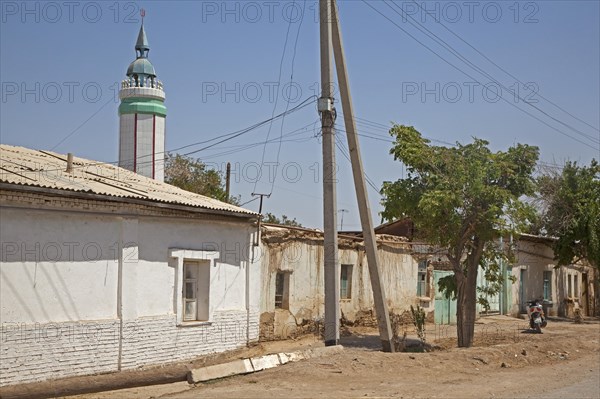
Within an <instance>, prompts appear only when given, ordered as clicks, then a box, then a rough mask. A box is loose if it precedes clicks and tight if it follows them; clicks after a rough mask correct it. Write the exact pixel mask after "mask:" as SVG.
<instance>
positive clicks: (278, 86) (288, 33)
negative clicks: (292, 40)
mask: <svg viewBox="0 0 600 399" xmlns="http://www.w3.org/2000/svg"><path fill="white" fill-rule="evenodd" d="M294 4H295V1H294ZM292 20H293V18H290V20H289V22H288V26H287V31H286V33H285V41H284V43H283V51H282V53H281V61H280V62H279V76H278V77H277V91H276V93H275V104H273V111H272V113H271V116H272V115H275V110H277V103H278V102H279V88H280V87H281V75H282V73H283V61H284V59H285V53H286V49H287V45H288V40H289V37H290V30H291V28H292ZM272 128H273V121H271V123H270V124H269V130H268V131H267V138H266V141H268V140H269V137H270V136H271V129H272ZM266 152H267V145H266V144H265V146H264V147H263V151H262V156H261V160H260V165H261V169H262V165H263V164H264V162H265V154H266ZM257 183H258V182H254V188H253V189H252V192H256V185H257Z"/></svg>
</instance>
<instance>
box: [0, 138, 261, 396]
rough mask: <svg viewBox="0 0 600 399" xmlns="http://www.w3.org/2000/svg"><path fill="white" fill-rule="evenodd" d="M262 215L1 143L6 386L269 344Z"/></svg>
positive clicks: (1, 363) (0, 296) (0, 294)
mask: <svg viewBox="0 0 600 399" xmlns="http://www.w3.org/2000/svg"><path fill="white" fill-rule="evenodd" d="M67 170H70V171H67ZM256 217H257V215H256V214H255V213H253V212H251V211H248V210H246V209H242V208H239V207H236V206H233V205H230V204H226V203H223V202H220V201H217V200H213V199H210V198H207V197H204V196H201V195H197V194H192V193H189V192H186V191H183V190H180V189H178V188H175V187H173V186H170V185H168V184H165V183H162V182H159V181H156V180H152V179H149V178H146V177H143V176H140V175H138V174H135V173H131V172H129V171H127V170H125V169H122V168H118V167H115V166H112V165H107V164H103V163H97V162H92V161H88V160H85V159H81V158H74V160H73V163H72V165H71V167H69V166H68V157H67V156H64V155H60V154H55V153H51V152H45V151H34V150H30V149H26V148H22V147H13V146H8V145H1V146H0V218H1V221H2V222H1V225H0V226H1V227H0V244H1V253H0V258H1V259H0V260H1V263H0V323H1V325H2V330H1V337H0V342H2V344H1V348H0V385H12V384H18V383H28V382H34V381H41V380H45V379H54V378H61V377H67V376H74V375H86V374H95V373H101V372H111V371H119V370H126V369H134V368H138V367H140V366H145V365H155V364H163V363H167V362H174V361H179V360H182V359H189V358H193V357H196V356H199V355H204V354H208V353H213V352H220V351H225V350H230V349H234V348H238V347H241V346H245V345H246V344H247V343H248V342H251V341H255V340H257V339H258V334H259V332H258V330H259V328H258V324H259V323H258V322H259V307H260V305H259V303H260V265H258V264H256V260H253V250H254V247H253V245H252V243H253V239H254V234H255V232H256V227H255V221H256Z"/></svg>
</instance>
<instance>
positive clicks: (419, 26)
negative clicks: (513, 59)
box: [384, 0, 600, 144]
mask: <svg viewBox="0 0 600 399" xmlns="http://www.w3.org/2000/svg"><path fill="white" fill-rule="evenodd" d="M391 2H392V4H394V5H395V6H396V8H398V9H399V10H400V11H401V12H402V15H401V14H400V13H399V12H398V11H396V10H395V9H394V8H393V7H392V6H390V5H389V4H388V3H387V2H385V0H384V3H385V4H386V5H387V6H388V7H389V8H391V9H392V11H394V12H395V13H396V14H398V15H399V16H401V17H402V16H403V15H406V16H408V17H409V18H410V19H411V20H412V21H414V23H413V22H411V21H408V22H409V23H410V24H411V25H412V26H414V27H415V28H417V29H419V30H420V31H421V32H422V33H424V34H425V35H427V36H428V37H429V38H431V39H433V40H434V41H436V42H437V43H438V44H439V45H440V46H442V47H443V48H445V49H446V50H448V51H449V52H451V53H452V54H453V55H454V56H455V57H457V58H458V59H460V60H461V61H462V62H464V63H465V64H467V66H469V67H471V68H472V69H474V70H475V71H477V72H479V73H480V74H482V75H483V76H485V77H487V78H488V79H490V80H492V81H493V82H494V83H496V84H498V85H499V86H501V87H502V88H503V89H504V90H507V91H509V92H510V89H509V88H508V87H506V86H505V85H504V84H502V83H500V82H499V81H498V80H496V79H495V78H494V77H493V76H492V75H490V74H489V73H487V72H486V71H485V70H483V69H482V68H480V67H479V66H477V65H475V64H474V63H473V62H471V61H470V60H468V59H467V58H466V57H464V56H463V55H462V54H461V53H460V52H459V51H457V50H456V49H455V48H454V47H452V46H451V45H450V44H448V43H447V42H446V41H445V40H444V39H442V38H440V37H439V36H438V35H436V34H435V33H433V32H432V31H431V30H429V29H427V27H425V26H424V25H422V24H420V23H419V22H418V21H417V20H415V19H414V18H413V17H412V16H411V15H408V14H407V13H406V12H405V11H404V10H402V8H400V7H399V6H398V5H397V4H396V3H395V2H394V1H393V0H391ZM415 23H416V25H415ZM517 80H518V79H517ZM519 82H520V81H519ZM520 83H522V82H520ZM522 84H524V83H522ZM513 94H515V96H516V97H517V98H518V99H519V100H521V101H523V102H524V103H525V104H527V105H529V106H530V107H533V108H534V109H536V110H537V111H539V112H541V113H542V114H544V115H546V116H547V117H549V118H550V119H552V120H554V121H555V122H557V123H560V124H561V125H563V126H565V127H566V128H568V129H571V130H572V131H573V132H575V133H577V134H579V135H581V136H583V137H585V138H587V139H588V140H590V141H592V142H593V143H594V144H600V142H598V141H597V140H596V138H595V137H593V136H590V135H588V134H586V133H584V132H582V131H581V130H579V129H576V128H574V127H572V126H571V125H568V124H566V123H564V122H562V121H561V120H559V119H557V118H555V117H553V116H552V115H550V114H548V113H547V112H545V111H544V110H542V109H540V108H539V107H537V106H536V105H534V104H532V103H531V102H529V101H525V100H524V99H523V98H522V97H521V96H519V95H518V94H517V93H516V92H513Z"/></svg>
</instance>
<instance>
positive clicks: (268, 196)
mask: <svg viewBox="0 0 600 399" xmlns="http://www.w3.org/2000/svg"><path fill="white" fill-rule="evenodd" d="M252 196H253V197H257V196H260V205H259V207H258V213H259V215H258V226H257V228H256V241H255V242H254V246H255V247H258V246H259V245H260V224H261V221H262V206H263V198H264V197H267V198H270V197H271V194H259V193H252Z"/></svg>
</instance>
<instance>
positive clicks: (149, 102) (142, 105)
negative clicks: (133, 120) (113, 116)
mask: <svg viewBox="0 0 600 399" xmlns="http://www.w3.org/2000/svg"><path fill="white" fill-rule="evenodd" d="M123 114H151V115H160V116H163V117H166V116H167V107H165V104H164V103H163V102H162V101H160V100H155V99H150V98H139V97H131V98H124V99H123V101H122V102H121V105H119V115H123Z"/></svg>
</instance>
